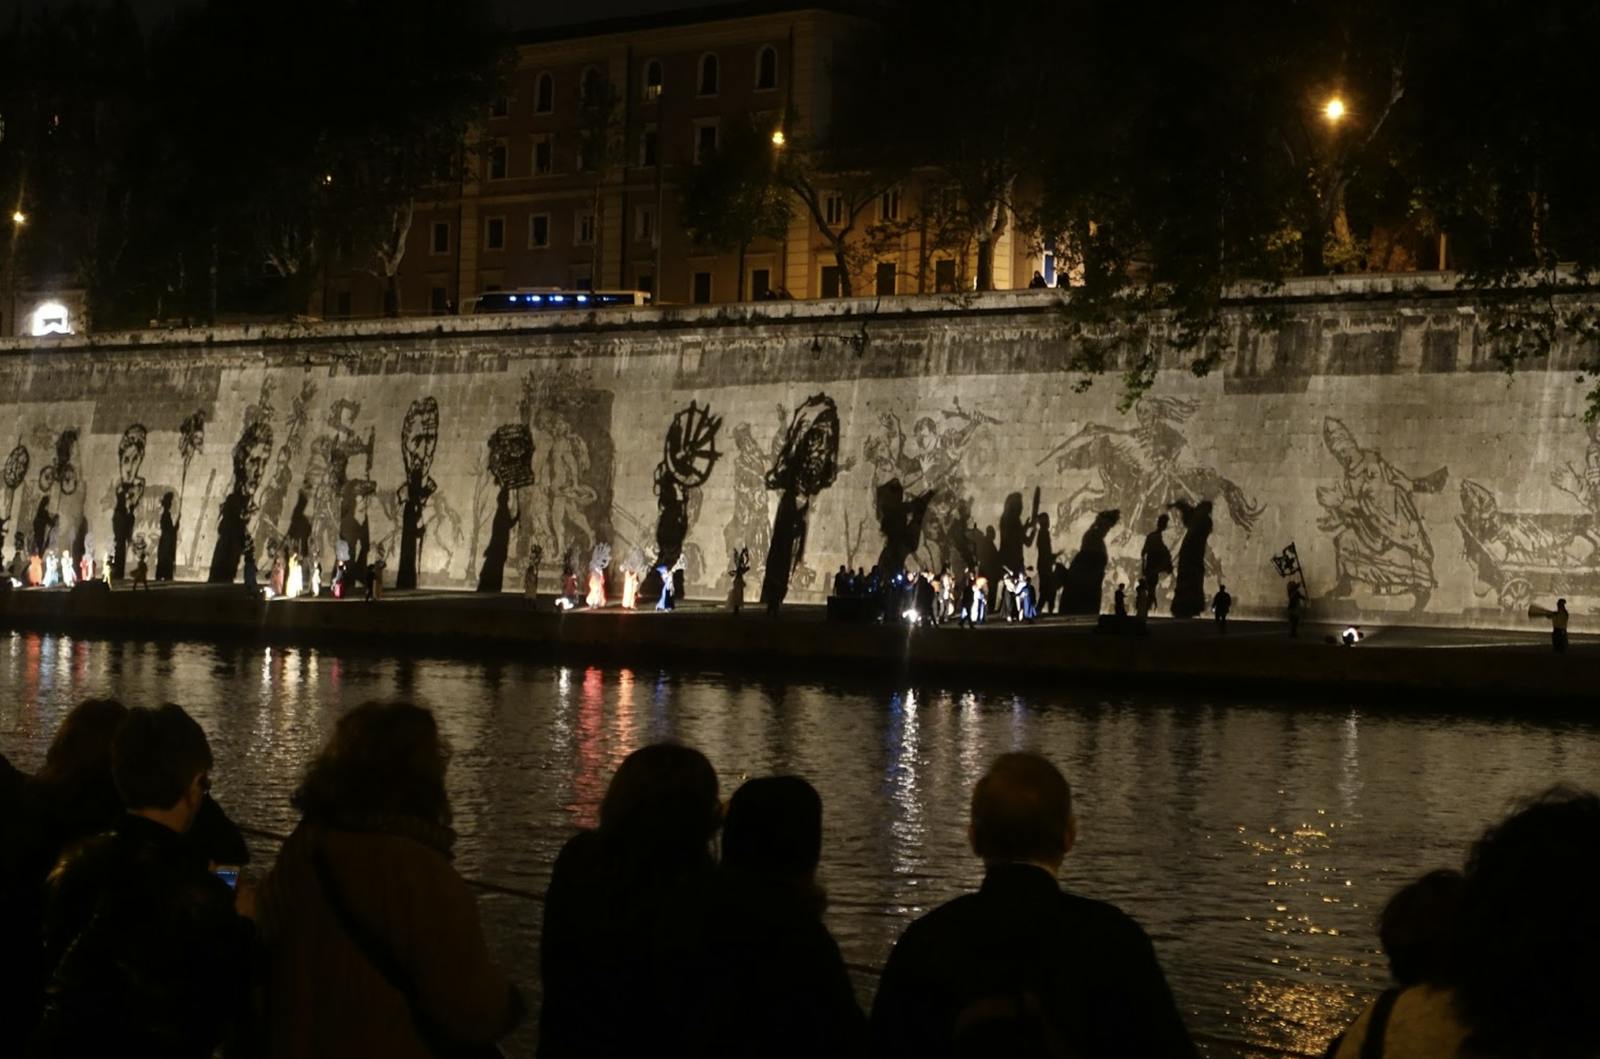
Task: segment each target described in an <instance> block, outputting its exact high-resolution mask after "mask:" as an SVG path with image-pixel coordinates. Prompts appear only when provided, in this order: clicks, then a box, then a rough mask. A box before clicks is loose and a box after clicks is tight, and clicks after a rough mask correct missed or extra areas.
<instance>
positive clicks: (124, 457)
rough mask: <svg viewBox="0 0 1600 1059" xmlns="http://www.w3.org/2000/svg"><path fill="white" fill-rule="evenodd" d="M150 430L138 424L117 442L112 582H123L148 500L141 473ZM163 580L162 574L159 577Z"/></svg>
mask: <svg viewBox="0 0 1600 1059" xmlns="http://www.w3.org/2000/svg"><path fill="white" fill-rule="evenodd" d="M145 437H146V431H145V428H144V426H143V424H140V423H135V424H133V425H132V426H130V427H129V428H128V429H127V430H124V431H123V432H122V440H121V441H119V442H118V443H117V490H116V495H117V502H116V507H115V508H114V509H113V510H112V512H111V579H112V580H113V581H121V580H122V579H123V576H124V572H125V569H126V567H127V561H128V545H129V544H130V543H131V542H132V540H133V525H134V520H135V516H136V515H137V513H138V510H139V501H140V500H142V499H144V479H143V478H142V477H140V476H139V470H140V468H142V467H143V466H144V446H145ZM157 577H158V578H159V577H160V574H159V573H158V574H157Z"/></svg>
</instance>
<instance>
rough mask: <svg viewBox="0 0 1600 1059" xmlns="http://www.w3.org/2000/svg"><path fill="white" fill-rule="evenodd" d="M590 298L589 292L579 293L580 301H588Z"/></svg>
mask: <svg viewBox="0 0 1600 1059" xmlns="http://www.w3.org/2000/svg"><path fill="white" fill-rule="evenodd" d="M588 300H589V296H588V295H587V294H580V295H578V301H579V302H586V301H588Z"/></svg>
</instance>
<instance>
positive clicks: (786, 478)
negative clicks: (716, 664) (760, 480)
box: [761, 393, 839, 616]
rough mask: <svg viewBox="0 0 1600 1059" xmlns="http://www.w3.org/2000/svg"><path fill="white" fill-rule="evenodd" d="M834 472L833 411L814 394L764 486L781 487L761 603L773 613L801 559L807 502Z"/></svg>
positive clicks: (835, 439)
mask: <svg viewBox="0 0 1600 1059" xmlns="http://www.w3.org/2000/svg"><path fill="white" fill-rule="evenodd" d="M838 476H839V409H838V408H837V406H835V405H834V403H833V398H831V397H829V396H828V395H827V394H822V393H819V394H815V395H813V396H812V397H811V398H809V399H808V400H807V401H806V403H805V404H803V405H801V406H800V407H799V408H797V409H795V412H794V416H793V418H792V419H790V421H789V429H788V431H787V432H786V433H785V434H784V439H783V446H782V447H781V448H780V449H779V450H778V455H777V458H776V459H774V460H773V461H772V468H771V469H770V470H769V471H767V488H768V489H776V490H781V491H782V495H781V496H780V497H779V498H778V510H777V513H776V514H775V515H774V516H773V519H772V540H771V543H770V544H769V545H768V551H767V569H766V572H765V574H764V575H763V577H762V579H761V602H762V604H763V605H764V606H765V607H766V608H767V613H768V614H770V615H773V616H776V615H777V613H778V608H779V607H780V606H782V605H783V600H784V597H785V596H787V595H788V594H789V578H790V577H791V576H793V574H794V570H795V567H796V566H798V565H799V564H800V560H801V559H803V558H804V557H805V549H806V528H807V523H808V521H809V518H810V514H811V501H812V499H813V498H814V497H816V496H817V494H818V493H821V492H822V491H823V490H824V489H826V488H828V487H829V486H830V485H832V484H833V482H834V479H835V478H837V477H838Z"/></svg>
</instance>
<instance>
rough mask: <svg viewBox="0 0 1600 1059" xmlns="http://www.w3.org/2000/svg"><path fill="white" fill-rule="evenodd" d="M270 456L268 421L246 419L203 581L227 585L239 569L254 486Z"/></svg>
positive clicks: (264, 469) (270, 431) (270, 432)
mask: <svg viewBox="0 0 1600 1059" xmlns="http://www.w3.org/2000/svg"><path fill="white" fill-rule="evenodd" d="M271 459H272V424H270V423H268V422H266V421H265V420H262V419H252V420H250V421H249V422H248V423H247V424H246V425H245V428H244V430H243V432H241V433H240V435H239V440H238V441H237V442H235V443H234V446H233V485H232V487H231V488H230V489H229V491H228V495H227V496H226V497H225V498H224V499H223V501H222V505H221V507H220V509H219V511H218V517H217V543H216V546H215V547H214V548H213V549H212V552H211V572H210V574H209V575H208V576H207V578H206V580H208V581H210V582H212V583H214V584H218V583H220V584H229V583H231V582H232V581H233V578H234V575H235V574H236V573H237V572H238V570H239V560H240V558H241V557H242V556H243V555H244V548H245V541H246V540H248V539H249V536H250V518H251V516H252V515H254V514H255V495H256V489H257V488H258V487H260V485H261V476H262V475H263V474H264V473H266V469H267V463H268V461H270V460H271Z"/></svg>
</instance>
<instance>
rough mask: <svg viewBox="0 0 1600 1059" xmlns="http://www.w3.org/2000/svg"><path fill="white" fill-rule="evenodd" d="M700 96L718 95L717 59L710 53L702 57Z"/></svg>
mask: <svg viewBox="0 0 1600 1059" xmlns="http://www.w3.org/2000/svg"><path fill="white" fill-rule="evenodd" d="M700 94H701V95H702V96H714V95H716V94H717V57H716V56H715V55H712V54H710V53H707V54H705V55H702V56H700Z"/></svg>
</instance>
